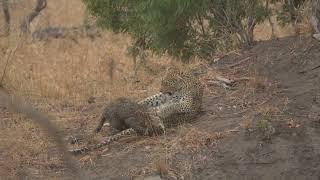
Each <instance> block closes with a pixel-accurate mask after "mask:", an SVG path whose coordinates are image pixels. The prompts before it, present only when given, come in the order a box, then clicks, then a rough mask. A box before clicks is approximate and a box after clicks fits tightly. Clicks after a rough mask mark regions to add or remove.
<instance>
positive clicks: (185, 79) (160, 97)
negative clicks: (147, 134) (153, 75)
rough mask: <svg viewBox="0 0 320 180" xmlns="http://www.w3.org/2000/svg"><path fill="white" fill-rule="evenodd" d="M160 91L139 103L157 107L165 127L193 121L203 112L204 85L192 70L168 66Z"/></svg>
mask: <svg viewBox="0 0 320 180" xmlns="http://www.w3.org/2000/svg"><path fill="white" fill-rule="evenodd" d="M159 91H160V93H158V94H155V95H153V96H150V97H147V98H145V99H144V100H142V101H140V102H139V103H140V104H144V105H146V106H148V107H149V108H153V109H156V111H157V115H158V116H159V117H160V119H161V120H162V122H163V124H164V126H165V127H172V126H177V125H179V124H183V123H185V122H191V121H192V120H193V119H195V117H196V116H197V115H198V114H199V113H200V112H201V107H202V97H203V91H204V85H203V84H202V83H201V81H200V79H199V78H198V77H197V76H195V75H193V74H192V71H190V70H184V71H183V70H179V68H177V67H174V66H173V67H170V68H168V70H167V73H166V75H165V76H164V78H163V79H162V80H161V86H160V90H159Z"/></svg>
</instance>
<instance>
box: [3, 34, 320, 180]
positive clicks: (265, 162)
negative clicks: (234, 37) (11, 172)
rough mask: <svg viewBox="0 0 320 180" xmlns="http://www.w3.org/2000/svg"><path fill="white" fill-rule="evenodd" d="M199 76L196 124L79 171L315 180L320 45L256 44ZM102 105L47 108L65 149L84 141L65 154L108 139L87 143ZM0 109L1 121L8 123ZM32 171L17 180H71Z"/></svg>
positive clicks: (55, 172)
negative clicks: (221, 80) (226, 83)
mask: <svg viewBox="0 0 320 180" xmlns="http://www.w3.org/2000/svg"><path fill="white" fill-rule="evenodd" d="M198 70H199V71H198V72H200V74H201V75H200V76H201V79H202V81H203V82H204V83H205V84H206V91H205V96H204V98H203V101H204V103H203V113H202V114H201V115H199V118H197V119H196V121H195V122H193V123H190V124H185V125H182V126H181V127H177V128H172V129H169V130H168V132H167V133H166V135H164V136H159V137H147V138H146V137H128V138H125V139H123V140H121V141H119V142H117V143H115V144H112V145H110V146H108V147H106V148H102V149H101V150H98V151H94V152H91V153H89V154H86V155H82V156H77V157H75V158H76V159H77V160H78V161H79V162H80V164H81V169H82V170H83V172H85V173H86V174H87V175H88V176H89V177H90V179H143V178H146V177H148V178H150V179H159V178H162V179H235V180H236V179H237V180H238V179H308V180H313V179H315V180H318V179H320V75H319V72H320V44H319V42H317V41H315V40H313V39H311V38H307V37H289V38H284V39H279V40H272V41H264V42H258V43H257V44H256V45H255V46H254V47H253V48H251V49H249V50H245V51H242V52H234V53H230V54H229V55H226V56H224V57H221V58H220V59H215V60H214V61H212V62H210V63H209V64H208V65H207V66H201V67H199V69H198ZM217 74H218V75H220V76H223V77H226V78H230V79H233V80H235V83H234V84H233V86H232V87H230V88H228V89H225V88H223V87H221V86H219V85H216V84H213V83H212V80H213V79H214V77H215V76H216V75H217ZM102 106H103V104H101V103H92V104H88V105H87V106H85V107H70V106H64V107H55V109H52V111H56V112H59V113H58V114H59V116H58V117H59V119H60V120H61V121H63V120H64V121H65V126H64V128H63V129H61V133H63V134H64V136H65V137H66V138H65V141H66V144H67V143H68V142H69V141H70V139H69V137H71V136H77V137H80V138H83V139H82V141H80V142H79V143H78V144H77V145H68V147H69V148H70V149H71V148H76V147H77V146H82V145H85V144H87V143H88V142H89V143H94V142H97V141H98V140H101V139H102V137H103V136H106V135H108V134H109V130H108V128H107V127H106V128H104V129H103V132H102V133H101V135H98V137H94V138H92V137H91V136H90V135H91V132H92V130H93V128H94V127H95V126H96V125H97V123H98V122H97V121H96V119H97V118H98V114H99V110H100V109H101V107H102ZM0 110H1V114H2V115H1V117H5V116H8V115H7V114H8V113H7V112H6V109H3V108H2V109H0ZM69 111H70V112H71V111H72V112H74V113H68V112H69ZM75 115H77V116H76V117H75ZM89 119H94V120H91V121H90V120H89ZM0 158H1V156H0ZM0 166H1V165H0ZM32 169H33V171H32ZM34 169H36V168H35V167H27V168H23V173H21V175H20V177H21V178H22V179H43V178H44V177H46V178H49V179H69V178H68V177H70V173H68V170H67V169H66V167H64V166H63V165H61V166H51V165H48V166H45V167H42V168H41V173H33V172H35V170H34Z"/></svg>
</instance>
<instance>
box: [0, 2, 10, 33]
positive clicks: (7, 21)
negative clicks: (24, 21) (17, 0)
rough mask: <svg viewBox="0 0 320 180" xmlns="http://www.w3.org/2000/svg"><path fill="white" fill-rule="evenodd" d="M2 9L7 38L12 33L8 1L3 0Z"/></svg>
mask: <svg viewBox="0 0 320 180" xmlns="http://www.w3.org/2000/svg"><path fill="white" fill-rule="evenodd" d="M0 2H2V9H3V14H4V20H5V27H4V28H5V36H8V35H9V33H10V12H9V5H8V0H2V1H0Z"/></svg>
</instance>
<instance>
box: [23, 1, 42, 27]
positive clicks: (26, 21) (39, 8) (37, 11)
mask: <svg viewBox="0 0 320 180" xmlns="http://www.w3.org/2000/svg"><path fill="white" fill-rule="evenodd" d="M46 7H47V0H37V3H36V7H35V8H34V9H33V11H32V12H31V13H30V14H29V15H28V16H27V17H26V18H25V19H24V20H23V22H22V23H21V26H20V29H21V31H22V32H24V33H26V32H29V27H30V23H31V22H32V20H33V19H34V18H35V17H37V16H38V15H39V14H40V12H41V11H42V10H43V9H44V8H46Z"/></svg>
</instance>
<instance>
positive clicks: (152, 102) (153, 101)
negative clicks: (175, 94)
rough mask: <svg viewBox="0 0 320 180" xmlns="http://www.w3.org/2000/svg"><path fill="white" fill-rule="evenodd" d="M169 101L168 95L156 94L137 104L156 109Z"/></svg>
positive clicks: (169, 96)
mask: <svg viewBox="0 0 320 180" xmlns="http://www.w3.org/2000/svg"><path fill="white" fill-rule="evenodd" d="M170 99H171V95H170V94H167V93H158V94H155V95H152V96H149V97H147V98H145V99H143V100H141V101H139V102H138V104H141V105H146V106H147V107H158V106H160V105H162V104H165V103H167V102H168V101H170Z"/></svg>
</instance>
